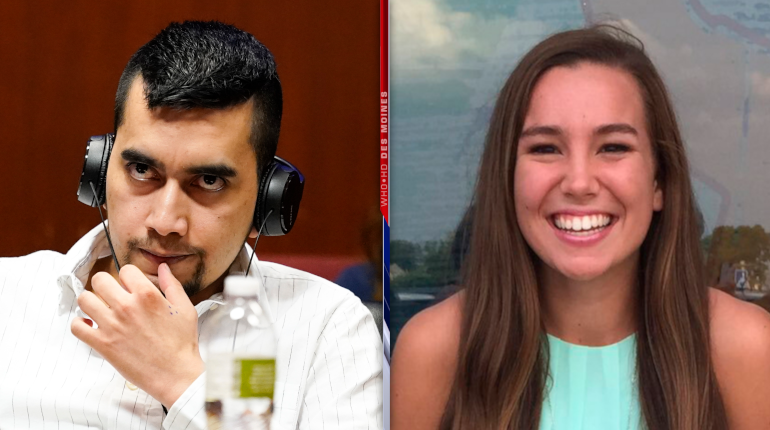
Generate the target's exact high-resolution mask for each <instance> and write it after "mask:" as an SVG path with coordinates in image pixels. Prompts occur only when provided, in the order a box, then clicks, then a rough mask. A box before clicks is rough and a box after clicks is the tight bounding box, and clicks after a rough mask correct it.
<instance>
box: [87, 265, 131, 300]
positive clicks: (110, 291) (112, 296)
mask: <svg viewBox="0 0 770 430" xmlns="http://www.w3.org/2000/svg"><path fill="white" fill-rule="evenodd" d="M91 289H92V290H94V293H95V294H96V296H97V297H99V298H100V299H101V300H102V301H103V302H104V304H106V305H107V306H108V307H113V306H115V305H117V304H118V303H121V302H124V301H125V300H126V299H127V297H126V296H127V294H128V292H126V290H124V289H123V287H121V286H120V284H118V281H116V280H115V278H113V277H112V275H110V274H109V273H107V272H97V273H96V274H95V275H94V276H93V277H91Z"/></svg>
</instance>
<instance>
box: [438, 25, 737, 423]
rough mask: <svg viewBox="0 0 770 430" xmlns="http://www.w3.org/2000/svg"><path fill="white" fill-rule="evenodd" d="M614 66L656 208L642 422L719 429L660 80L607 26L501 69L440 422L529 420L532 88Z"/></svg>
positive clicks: (541, 340) (692, 206) (533, 380)
mask: <svg viewBox="0 0 770 430" xmlns="http://www.w3.org/2000/svg"><path fill="white" fill-rule="evenodd" d="M581 62H588V63H594V64H601V65H606V66H609V67H616V68H619V69H621V70H623V71H626V72H628V73H629V74H630V75H632V76H633V77H634V78H636V81H637V82H638V84H639V88H640V91H641V94H642V98H643V100H644V109H645V115H646V120H647V127H648V128H649V130H648V131H649V136H650V139H651V142H652V146H653V154H654V156H655V161H656V180H657V182H658V184H659V186H660V187H662V190H663V196H664V201H665V203H664V207H663V210H662V211H660V212H656V213H655V214H654V215H653V218H652V222H651V225H650V229H649V231H648V232H647V236H646V238H645V240H644V242H643V244H642V247H641V252H640V262H639V273H638V281H637V282H638V288H637V290H638V295H637V306H638V312H637V315H638V320H637V352H636V354H637V358H636V362H637V372H638V381H639V398H640V402H641V410H642V414H643V417H644V420H645V422H646V425H647V427H648V428H650V429H655V430H704V429H709V430H722V429H726V428H727V419H726V413H725V410H724V405H723V403H722V398H721V396H720V393H719V388H718V385H717V381H716V376H715V373H714V369H713V365H712V362H711V344H710V341H709V299H708V289H707V288H706V284H705V280H704V274H703V263H702V256H701V251H700V243H699V227H698V217H697V209H696V202H695V199H694V197H693V193H692V187H691V184H690V175H689V168H688V164H687V158H686V156H685V150H684V145H683V143H682V138H681V136H680V133H679V127H678V125H677V121H676V115H675V113H674V110H673V107H672V104H671V101H670V99H669V96H668V92H667V90H666V87H665V85H664V84H663V81H662V79H661V78H660V76H659V75H658V72H657V71H656V69H655V67H654V66H653V64H652V62H651V61H650V59H649V58H648V57H647V55H646V54H645V53H644V48H643V45H642V43H641V41H639V40H638V39H637V38H635V37H634V36H632V35H631V34H629V33H628V32H626V31H624V30H622V29H619V28H617V27H613V26H609V25H599V26H595V27H591V28H588V29H581V30H572V31H566V32H563V33H559V34H556V35H554V36H551V37H549V38H548V39H546V40H544V41H543V42H541V43H540V44H538V45H537V46H535V47H534V48H533V49H532V50H531V51H529V53H527V54H526V55H525V56H524V57H523V58H522V60H521V61H520V62H519V64H518V66H517V67H516V69H515V70H514V71H513V73H512V74H511V76H510V77H509V78H508V80H507V82H506V83H505V86H504V87H503V89H502V90H501V92H500V95H499V97H498V99H497V103H496V105H495V108H494V112H493V114H492V118H491V122H490V126H489V131H488V134H487V138H486V143H485V148H484V153H483V155H482V159H481V165H480V169H479V174H478V180H477V184H476V190H475V195H474V201H473V212H472V219H473V223H472V230H471V237H470V250H469V255H468V256H467V258H466V260H465V261H464V264H463V285H465V289H464V293H463V296H464V305H463V306H464V309H463V314H462V315H463V316H462V329H461V330H462V331H461V338H460V351H459V357H458V366H457V370H456V374H455V380H454V382H453V386H452V390H451V392H450V395H449V399H448V402H447V406H446V409H445V411H444V415H443V417H442V421H441V428H442V429H475V428H483V429H517V430H518V429H521V430H524V429H526V430H531V429H536V428H537V427H538V425H539V422H540V416H541V409H542V403H543V397H544V395H545V381H546V378H547V372H548V370H547V369H548V347H547V339H546V337H545V330H544V328H543V323H542V319H541V317H542V315H541V306H540V299H539V293H538V278H537V272H536V270H535V267H536V264H537V263H536V262H537V261H538V257H537V256H536V255H535V254H534V252H533V251H532V250H531V249H530V247H529V245H527V243H526V241H525V240H524V237H523V236H522V234H521V231H520V229H519V226H518V224H517V222H516V213H515V210H514V183H513V181H514V167H515V165H516V152H517V144H518V141H519V137H520V135H521V131H522V127H523V124H524V118H525V116H526V113H527V108H528V106H529V101H530V97H531V95H532V91H533V89H534V87H535V84H536V83H537V82H538V79H540V77H541V76H542V75H543V74H544V73H545V72H546V71H547V70H549V69H551V68H553V67H559V66H565V67H570V66H574V65H576V64H578V63H581Z"/></svg>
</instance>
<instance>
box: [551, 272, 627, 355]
mask: <svg viewBox="0 0 770 430" xmlns="http://www.w3.org/2000/svg"><path fill="white" fill-rule="evenodd" d="M637 267H638V266H637V263H636V262H634V263H633V264H626V265H621V267H616V268H614V269H613V270H610V271H608V272H607V273H604V274H603V275H601V276H599V277H598V278H595V279H591V280H586V281H579V280H574V279H569V278H566V277H565V276H563V275H562V274H561V273H558V272H556V271H555V270H553V269H551V268H550V267H543V268H542V269H541V270H540V276H539V278H540V291H541V299H540V302H541V304H542V311H543V321H544V323H545V328H546V331H547V332H548V333H550V334H552V335H554V336H556V337H558V338H560V339H562V340H564V341H567V342H570V343H574V344H578V345H586V346H603V345H610V344H613V343H616V342H619V341H620V340H622V339H625V338H626V337H628V336H629V335H631V334H632V333H634V332H636V321H637V319H636V317H637V305H636V303H637V282H636V279H637V278H636V273H637Z"/></svg>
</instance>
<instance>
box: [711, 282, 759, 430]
mask: <svg viewBox="0 0 770 430" xmlns="http://www.w3.org/2000/svg"><path fill="white" fill-rule="evenodd" d="M709 298H710V308H711V342H712V355H713V358H714V360H713V362H714V370H715V373H716V376H717V380H718V382H719V388H720V391H721V393H722V398H723V400H724V403H725V407H726V408H727V413H728V418H729V419H730V423H731V427H730V428H759V427H757V425H759V424H762V425H765V426H767V425H770V410H767V408H759V407H758V406H759V403H758V402H760V401H759V399H770V314H768V313H767V312H766V311H765V310H764V309H762V308H760V307H759V306H757V305H754V304H751V303H747V302H744V301H742V300H738V299H736V298H735V297H733V296H731V295H729V294H727V293H724V292H722V291H719V290H716V289H711V290H710V294H709ZM762 428H764V427H762Z"/></svg>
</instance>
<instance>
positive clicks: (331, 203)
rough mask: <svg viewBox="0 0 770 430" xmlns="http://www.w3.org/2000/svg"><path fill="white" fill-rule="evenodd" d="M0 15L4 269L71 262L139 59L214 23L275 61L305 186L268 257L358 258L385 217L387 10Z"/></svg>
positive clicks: (241, 7) (53, 6)
mask: <svg viewBox="0 0 770 430" xmlns="http://www.w3.org/2000/svg"><path fill="white" fill-rule="evenodd" d="M300 3H301V4H299V3H298V2H275V1H255V0H228V1H224V2H212V1H209V0H191V1H184V2H183V1H164V2H158V1H150V0H138V1H130V2H93V1H84V0H80V1H70V2H54V1H46V2H34V1H29V2H27V1H21V0H13V1H7V0H6V1H3V2H0V100H2V102H0V127H1V128H2V134H0V156H1V157H0V159H2V162H3V167H4V168H3V169H2V179H3V180H2V185H0V256H16V255H23V254H27V253H30V252H34V251H36V250H40V249H53V250H56V251H59V252H66V251H67V250H68V249H69V247H70V246H71V245H72V244H73V243H74V242H75V241H76V240H77V239H78V238H79V237H80V236H81V235H82V234H84V233H85V232H86V231H88V230H89V229H90V228H92V227H93V226H95V225H97V223H98V222H99V214H98V212H97V211H96V209H93V208H88V207H86V206H85V205H82V204H80V203H78V202H77V199H76V196H75V194H76V186H77V182H78V177H79V175H80V170H81V167H82V162H83V155H84V152H85V143H86V140H87V138H88V136H90V135H93V134H102V133H105V132H109V131H111V130H112V118H113V100H114V96H115V90H116V87H117V82H118V78H119V77H120V73H121V71H122V70H123V67H124V66H125V63H126V62H127V61H128V59H129V57H130V56H131V54H132V53H133V52H134V51H136V49H138V48H139V47H140V46H141V45H142V44H144V43H145V42H147V41H148V40H149V39H150V38H152V37H153V36H154V35H155V34H156V33H157V32H158V31H160V30H161V29H162V28H163V27H165V26H166V25H167V24H168V23H169V22H171V21H183V20H186V19H203V20H209V19H216V20H220V21H224V22H227V23H230V24H234V25H236V26H237V27H239V28H242V29H244V30H246V31H249V32H251V33H252V34H254V35H255V36H256V37H257V38H258V39H260V40H261V41H262V42H263V43H265V45H267V46H268V48H269V49H270V50H271V51H272V52H273V53H274V55H275V57H276V60H277V63H278V70H279V73H280V76H281V80H282V83H283V88H284V100H285V101H284V117H283V118H284V119H283V125H282V133H281V140H280V143H279V149H278V154H279V155H282V156H284V157H286V158H288V159H289V160H291V161H292V162H294V163H295V164H296V165H297V166H298V167H300V169H301V170H302V171H303V172H304V173H305V174H306V177H307V186H306V188H305V197H304V199H303V203H302V209H301V212H300V215H299V219H298V223H297V225H296V227H295V230H294V231H293V232H292V233H291V234H290V235H288V236H286V237H283V238H264V239H263V240H261V241H260V253H261V254H267V255H270V254H302V255H313V254H316V255H325V256H335V255H337V256H341V257H348V258H349V257H351V256H362V255H363V254H362V251H361V249H360V246H359V236H360V234H359V231H360V228H361V227H362V226H363V224H364V222H365V220H366V216H367V214H368V213H370V212H371V210H373V209H375V208H377V204H378V199H377V194H378V190H377V186H378V183H377V180H378V178H377V169H378V167H377V166H378V159H377V157H378V155H377V151H378V146H377V143H378V134H377V133H378V123H377V121H378V116H377V112H378V108H379V107H378V97H377V96H378V91H379V86H378V82H379V81H378V78H379V75H378V73H379V69H378V61H379V57H378V55H379V54H378V51H379V39H378V37H379V27H378V26H379V21H378V19H379V15H378V13H379V4H378V3H379V2H377V1H374V0H364V1H361V0H347V1H341V2H334V6H333V7H332V6H326V3H325V2H316V1H310V0H307V1H303V2H300Z"/></svg>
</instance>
